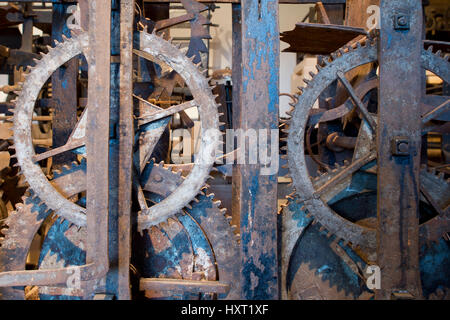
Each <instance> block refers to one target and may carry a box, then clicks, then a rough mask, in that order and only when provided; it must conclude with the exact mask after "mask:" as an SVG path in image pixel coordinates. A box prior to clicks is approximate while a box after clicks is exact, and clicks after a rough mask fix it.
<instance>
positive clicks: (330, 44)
mask: <svg viewBox="0 0 450 320" xmlns="http://www.w3.org/2000/svg"><path fill="white" fill-rule="evenodd" d="M366 34H367V32H366V31H365V30H364V29H363V28H354V27H347V26H340V25H334V24H328V25H325V24H317V23H297V24H296V25H295V28H294V29H293V30H291V31H286V32H282V33H281V37H280V40H281V41H284V42H286V43H288V44H289V45H290V47H289V48H287V49H285V50H283V52H302V53H310V54H330V53H331V52H334V51H336V50H337V49H339V48H340V47H342V46H343V45H345V44H346V43H347V42H349V41H351V40H352V39H354V38H355V37H357V36H360V35H366Z"/></svg>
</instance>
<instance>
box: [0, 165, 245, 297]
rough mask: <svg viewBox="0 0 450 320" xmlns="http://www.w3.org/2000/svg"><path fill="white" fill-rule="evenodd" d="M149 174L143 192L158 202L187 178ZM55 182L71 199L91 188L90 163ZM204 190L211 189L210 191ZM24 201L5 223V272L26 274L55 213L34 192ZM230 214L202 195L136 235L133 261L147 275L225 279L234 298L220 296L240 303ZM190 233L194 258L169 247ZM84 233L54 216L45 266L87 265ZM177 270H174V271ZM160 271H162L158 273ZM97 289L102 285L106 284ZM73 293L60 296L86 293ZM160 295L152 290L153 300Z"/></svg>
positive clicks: (12, 292) (43, 291) (20, 291)
mask: <svg viewBox="0 0 450 320" xmlns="http://www.w3.org/2000/svg"><path fill="white" fill-rule="evenodd" d="M144 175H145V178H144V179H143V180H145V181H144V182H143V186H142V188H143V190H144V191H145V192H146V193H148V194H149V195H152V201H154V202H155V203H156V202H158V201H162V200H163V199H164V198H165V197H166V196H167V195H170V194H171V192H172V191H173V190H174V189H175V188H176V187H177V186H179V185H181V184H182V183H183V180H184V178H183V177H182V176H181V175H179V174H177V173H174V172H172V171H170V170H168V169H165V168H164V167H163V166H160V165H152V166H151V167H150V169H148V170H146V173H144ZM155 181H159V182H155ZM51 183H52V184H53V185H54V186H55V187H56V188H58V190H60V192H61V193H62V194H63V195H64V196H66V197H71V196H73V195H76V194H79V193H80V192H82V191H84V190H85V189H86V165H85V163H82V164H81V165H78V164H74V165H73V166H72V167H70V168H69V167H66V168H65V169H64V170H63V171H62V173H61V174H60V175H59V176H58V177H56V178H55V179H54V180H52V181H51ZM204 191H206V190H205V189H204ZM157 198H159V199H157ZM23 200H24V204H23V205H19V206H18V210H17V211H15V212H12V213H11V214H10V216H9V217H8V218H7V220H6V223H5V224H6V228H4V229H3V230H2V233H3V234H4V238H3V239H1V242H0V245H1V246H0V271H13V270H25V265H26V260H27V255H28V253H29V251H30V247H31V243H32V241H33V238H34V236H35V234H36V232H37V231H38V229H39V228H40V227H41V225H42V223H43V221H44V220H45V219H46V218H48V217H49V216H51V215H52V214H54V212H52V210H49V209H48V208H47V206H46V205H45V204H43V203H42V202H41V201H40V199H39V198H38V197H37V196H36V195H34V194H33V192H32V191H31V194H30V196H28V197H24V198H23ZM225 211H226V210H225V209H221V208H220V201H215V200H214V197H213V195H212V194H211V195H206V194H204V193H203V191H202V192H201V194H200V195H199V196H198V198H196V201H195V202H194V203H193V204H192V207H191V208H185V209H184V210H183V211H182V212H181V213H179V214H177V215H176V216H174V217H173V218H170V219H169V220H168V221H167V222H166V223H162V224H160V225H158V226H152V227H151V228H149V229H146V230H144V231H143V233H142V236H140V235H138V234H136V235H135V238H138V239H139V240H137V241H136V240H134V241H133V242H134V244H135V245H136V244H137V246H136V247H135V250H134V254H133V255H134V258H133V259H134V260H135V261H141V262H142V261H143V265H144V270H140V273H141V276H155V275H156V276H158V277H169V278H170V277H173V278H178V279H194V278H195V279H196V280H198V279H197V278H196V277H200V278H201V279H206V280H219V281H221V282H223V283H226V284H229V286H230V291H229V292H228V294H227V295H226V296H219V298H224V299H237V298H238V297H239V281H238V277H239V272H238V270H239V268H238V267H237V266H236V263H238V261H239V259H238V257H239V247H238V237H236V236H235V235H234V233H233V228H232V227H231V226H230V224H229V221H230V218H229V217H228V216H227V215H226V212H225ZM189 225H191V226H189ZM193 227H195V229H196V231H200V232H194V233H193V234H191V233H190V232H189V231H192V228H193ZM184 233H188V238H187V240H188V243H189V242H190V243H191V247H190V251H189V252H190V254H187V253H188V251H184V252H176V249H180V247H176V248H167V247H166V246H165V245H168V246H170V245H173V243H174V242H175V240H174V239H175V238H176V237H177V235H178V236H179V237H180V235H182V234H184ZM83 235H85V228H83V227H78V226H76V225H73V224H72V223H70V222H69V221H67V220H64V219H62V218H61V217H54V219H53V224H52V226H51V227H50V229H49V231H48V232H47V234H46V238H45V239H44V242H43V246H42V250H41V253H40V258H39V268H42V269H45V268H55V267H69V266H74V265H81V264H84V263H85V260H84V259H85V252H84V249H83V248H85V247H86V243H84V241H85V237H84V236H83ZM161 235H163V236H161ZM164 235H165V237H164ZM168 238H170V239H168ZM200 238H204V240H199V239H200ZM169 240H170V241H169ZM194 242H195V244H194ZM142 244H144V246H142ZM145 244H147V246H146V245H145ZM178 246H180V244H178ZM151 249H153V251H152V250H151ZM169 249H174V250H169ZM155 250H156V251H155ZM163 252H165V254H166V255H167V254H171V255H172V259H170V257H169V256H166V257H165V258H166V259H167V260H166V261H165V262H166V263H167V267H166V268H163V267H161V266H160V269H157V268H158V263H160V262H161V257H162V255H163V254H162V253H163ZM180 257H181V258H180ZM178 258H180V259H178ZM177 259H178V260H182V261H181V263H177V261H178V260H177ZM147 260H148V261H147ZM172 260H173V261H172ZM178 262H180V261H178ZM171 263H172V264H171ZM145 266H147V267H145ZM148 266H153V270H148ZM171 266H172V267H173V268H170V267H171ZM180 267H184V270H179V271H180V272H179V273H177V271H178V270H177V269H179V268H180ZM156 269H157V270H158V272H155V270H156ZM168 270H169V271H168ZM162 271H164V272H162ZM155 273H156V274H155ZM97 285H98V286H100V285H101V283H98V284H97ZM52 289H53V288H51V287H39V289H38V290H39V295H40V297H41V299H42V298H43V299H58V296H56V295H55V294H54V293H52V292H54V291H52ZM59 289H61V287H59ZM71 290H72V289H70V288H67V289H66V288H64V290H60V291H59V292H63V293H64V294H65V295H63V296H62V298H63V299H64V298H65V299H67V298H74V295H75V296H79V295H80V292H74V291H71ZM90 290H92V289H90ZM32 291H33V290H32ZM0 292H1V293H2V297H1V298H2V299H24V298H25V297H26V296H25V290H24V288H23V287H20V288H19V287H13V288H0ZM60 294H61V293H60ZM81 294H83V293H81ZM84 294H85V293H84ZM84 294H83V295H84ZM157 294H158V293H155V292H152V297H155V296H157ZM34 296H36V295H34ZM60 298H61V296H60Z"/></svg>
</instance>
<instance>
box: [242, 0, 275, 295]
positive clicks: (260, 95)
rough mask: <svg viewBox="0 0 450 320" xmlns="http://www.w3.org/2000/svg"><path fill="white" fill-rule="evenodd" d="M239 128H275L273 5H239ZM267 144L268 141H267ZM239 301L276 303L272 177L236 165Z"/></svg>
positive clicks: (248, 0) (247, 0)
mask: <svg viewBox="0 0 450 320" xmlns="http://www.w3.org/2000/svg"><path fill="white" fill-rule="evenodd" d="M241 23H242V25H241V27H242V31H241V37H242V39H241V43H242V64H241V65H242V73H241V75H242V82H241V83H240V106H241V108H240V110H239V114H240V124H238V127H240V128H242V129H244V130H247V129H255V130H258V129H269V130H270V129H278V90H279V88H278V82H279V52H280V48H279V28H278V1H277V0H258V1H257V0H243V1H241ZM269 141H270V140H269ZM237 169H238V171H239V175H238V177H239V181H238V182H237V184H236V186H237V187H238V188H239V190H238V191H237V194H238V197H239V200H240V203H239V205H238V207H239V216H240V232H241V258H242V265H241V281H242V286H241V287H242V296H241V298H242V299H278V298H279V290H278V270H277V249H276V248H277V231H276V230H277V229H276V226H277V174H275V175H270V176H263V175H260V170H261V167H260V165H258V164H257V165H239V166H238V168H237Z"/></svg>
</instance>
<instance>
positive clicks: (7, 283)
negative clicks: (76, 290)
mask: <svg viewBox="0 0 450 320" xmlns="http://www.w3.org/2000/svg"><path fill="white" fill-rule="evenodd" d="M106 271H107V269H105V266H104V265H102V264H95V263H90V264H86V265H84V266H79V267H78V266H77V267H68V268H58V269H45V270H26V271H7V272H1V273H0V287H15V286H31V285H36V286H43V285H55V284H65V283H67V282H68V280H70V279H72V278H73V277H74V275H77V274H78V275H79V280H80V281H87V280H93V279H97V278H101V277H103V276H104V275H105V274H106Z"/></svg>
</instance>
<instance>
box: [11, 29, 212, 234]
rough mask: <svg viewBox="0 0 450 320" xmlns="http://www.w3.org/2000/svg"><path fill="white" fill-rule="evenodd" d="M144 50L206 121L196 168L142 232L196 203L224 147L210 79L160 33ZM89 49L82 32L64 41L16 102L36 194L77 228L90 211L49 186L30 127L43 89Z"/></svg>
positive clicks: (18, 133)
mask: <svg viewBox="0 0 450 320" xmlns="http://www.w3.org/2000/svg"><path fill="white" fill-rule="evenodd" d="M139 46H140V50H141V51H143V52H145V54H147V55H148V56H150V57H151V58H152V59H154V60H155V61H158V62H160V63H162V64H165V65H168V66H169V67H170V68H172V69H173V70H175V71H176V72H177V73H178V74H180V75H181V77H182V78H183V79H184V81H185V83H186V84H187V86H188V87H189V89H190V90H191V93H192V96H193V97H194V100H193V101H192V103H191V106H197V107H198V110H199V114H200V122H201V143H200V148H199V151H198V153H197V155H196V157H195V163H194V167H193V169H192V170H191V172H190V173H189V175H188V176H187V177H186V179H185V180H184V181H183V183H182V184H181V185H179V186H178V188H177V189H176V190H173V193H172V194H170V195H169V196H167V197H166V198H165V199H164V200H163V201H161V202H160V203H158V204H156V205H154V206H152V207H150V208H148V209H146V210H144V211H143V212H142V215H141V216H140V218H139V229H140V230H143V229H146V228H148V227H150V226H152V225H156V224H158V223H161V222H163V221H166V220H167V219H168V218H169V217H171V216H173V215H175V214H176V213H177V212H179V211H180V210H181V209H182V208H183V207H185V206H186V205H187V204H188V203H189V202H190V201H192V199H194V198H195V196H196V195H197V194H198V192H199V191H200V188H201V187H202V186H203V185H204V183H205V181H206V179H207V178H208V177H209V172H210V170H211V168H212V165H213V163H214V161H215V154H216V151H217V150H218V146H219V136H220V132H219V130H218V128H219V120H218V112H217V107H218V106H217V104H216V102H215V98H214V96H213V94H212V92H211V88H210V86H209V84H208V81H207V79H206V78H205V77H204V76H203V75H202V73H201V71H200V70H199V69H198V68H197V66H196V65H195V64H194V63H192V61H191V59H188V58H187V57H186V56H184V55H183V54H182V53H181V52H180V51H179V50H178V49H177V48H176V47H175V46H173V45H172V44H171V43H170V42H168V41H165V40H163V39H162V38H160V37H158V36H157V35H155V34H149V33H146V32H140V33H139ZM87 47H88V35H87V33H85V32H82V33H80V34H77V35H74V36H73V37H72V38H68V39H67V38H66V39H64V41H63V42H62V43H57V44H56V46H55V47H54V48H49V51H48V53H47V54H45V55H43V56H42V58H41V59H40V60H37V61H36V65H35V67H33V68H31V72H29V73H27V74H26V79H25V82H24V83H23V86H22V90H21V92H20V93H19V95H18V97H17V100H16V102H15V105H16V106H15V109H14V126H13V131H14V147H15V149H16V157H17V161H18V164H19V166H20V168H21V171H22V174H23V175H24V176H25V179H26V180H27V182H28V184H29V186H30V188H31V190H33V192H34V194H36V195H37V196H38V197H39V198H40V199H41V201H43V202H44V203H45V204H46V205H47V206H48V208H49V209H51V210H53V211H54V212H55V214H57V215H58V216H60V217H62V218H64V219H67V220H68V221H69V222H71V223H74V224H75V225H77V226H85V225H86V215H85V209H84V208H82V207H81V206H79V205H77V204H75V203H73V202H71V201H70V200H68V199H66V197H64V196H63V195H62V194H61V193H60V192H59V191H58V190H57V189H56V188H55V187H54V186H53V185H52V183H50V182H49V181H48V179H47V177H46V176H45V174H44V173H43V172H42V170H41V167H40V166H39V164H38V163H36V162H34V161H33V157H34V156H35V150H34V147H33V143H32V138H31V122H32V116H33V110H34V105H35V102H36V99H37V97H38V95H39V91H40V89H41V88H42V86H43V85H44V84H45V83H46V81H47V80H48V79H49V78H50V76H51V75H52V74H53V73H54V72H55V71H56V70H57V69H58V68H59V67H60V66H62V65H63V64H64V63H66V62H67V61H69V60H70V59H71V58H73V57H75V56H77V55H79V54H82V53H84V52H85V51H86V50H87ZM88 158H89V157H88ZM88 161H89V160H88Z"/></svg>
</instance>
